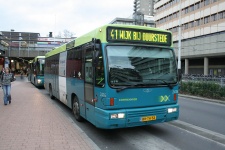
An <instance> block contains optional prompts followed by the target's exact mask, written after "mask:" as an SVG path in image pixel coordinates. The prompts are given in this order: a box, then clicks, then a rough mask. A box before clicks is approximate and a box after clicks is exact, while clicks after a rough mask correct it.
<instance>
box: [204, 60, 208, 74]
mask: <svg viewBox="0 0 225 150" xmlns="http://www.w3.org/2000/svg"><path fill="white" fill-rule="evenodd" d="M208 70H209V59H208V58H207V57H204V75H208V72H209V71H208Z"/></svg>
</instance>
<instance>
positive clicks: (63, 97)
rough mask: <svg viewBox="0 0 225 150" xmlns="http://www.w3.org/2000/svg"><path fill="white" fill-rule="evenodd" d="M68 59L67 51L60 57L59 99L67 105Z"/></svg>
mask: <svg viewBox="0 0 225 150" xmlns="http://www.w3.org/2000/svg"><path fill="white" fill-rule="evenodd" d="M66 57H67V51H65V52H62V53H60V55H59V99H60V101H62V102H63V103H65V104H67V96H66V93H67V91H66Z"/></svg>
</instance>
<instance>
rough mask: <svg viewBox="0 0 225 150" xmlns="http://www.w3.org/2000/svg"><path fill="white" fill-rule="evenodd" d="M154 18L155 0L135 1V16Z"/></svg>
mask: <svg viewBox="0 0 225 150" xmlns="http://www.w3.org/2000/svg"><path fill="white" fill-rule="evenodd" d="M138 12H139V13H142V14H144V15H147V16H154V0H134V14H135V13H138Z"/></svg>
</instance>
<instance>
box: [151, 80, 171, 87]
mask: <svg viewBox="0 0 225 150" xmlns="http://www.w3.org/2000/svg"><path fill="white" fill-rule="evenodd" d="M155 80H159V81H162V82H163V83H165V84H166V85H168V87H169V88H170V89H173V86H172V85H171V84H169V83H167V82H166V81H165V80H163V79H155Z"/></svg>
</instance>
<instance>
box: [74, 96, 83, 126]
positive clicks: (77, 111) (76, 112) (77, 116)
mask: <svg viewBox="0 0 225 150" xmlns="http://www.w3.org/2000/svg"><path fill="white" fill-rule="evenodd" d="M72 109H73V114H74V117H75V119H76V120H77V121H79V122H80V121H82V117H81V116H80V105H79V102H78V99H77V97H76V96H74V97H73V108H72Z"/></svg>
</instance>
